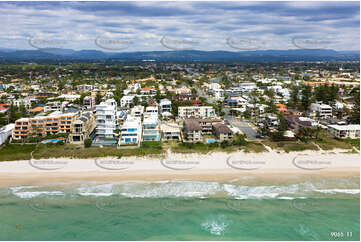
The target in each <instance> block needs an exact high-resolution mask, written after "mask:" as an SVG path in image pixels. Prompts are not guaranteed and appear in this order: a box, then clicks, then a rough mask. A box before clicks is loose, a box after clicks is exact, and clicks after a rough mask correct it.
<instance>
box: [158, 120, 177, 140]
mask: <svg viewBox="0 0 361 242" xmlns="http://www.w3.org/2000/svg"><path fill="white" fill-rule="evenodd" d="M160 130H161V132H162V135H163V137H162V139H163V140H180V137H181V135H180V128H179V125H178V124H176V123H163V124H161V125H160Z"/></svg>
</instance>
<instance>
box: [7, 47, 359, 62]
mask: <svg viewBox="0 0 361 242" xmlns="http://www.w3.org/2000/svg"><path fill="white" fill-rule="evenodd" d="M150 60H152V61H159V62H195V61H198V62H285V61H359V60H360V52H359V51H335V50H331V49H313V50H308V49H292V50H255V51H239V52H232V51H200V50H180V51H139V52H103V51H99V50H79V51H76V50H72V49H42V50H16V49H6V48H0V62H2V63H7V62H48V61H49V62H54V61H106V62H111V61H121V62H136V61H150Z"/></svg>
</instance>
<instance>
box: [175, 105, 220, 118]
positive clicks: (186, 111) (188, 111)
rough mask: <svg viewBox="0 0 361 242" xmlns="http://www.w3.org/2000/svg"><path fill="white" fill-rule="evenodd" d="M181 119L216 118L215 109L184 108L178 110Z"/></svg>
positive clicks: (200, 107) (209, 107) (204, 107)
mask: <svg viewBox="0 0 361 242" xmlns="http://www.w3.org/2000/svg"><path fill="white" fill-rule="evenodd" d="M178 116H179V118H183V119H184V118H214V117H215V116H216V114H215V112H214V108H213V107H211V106H199V107H195V106H183V107H179V108H178Z"/></svg>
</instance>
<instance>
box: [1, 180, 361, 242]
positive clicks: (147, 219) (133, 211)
mask: <svg viewBox="0 0 361 242" xmlns="http://www.w3.org/2000/svg"><path fill="white" fill-rule="evenodd" d="M247 184H248V185H246V183H245V182H244V181H243V180H240V181H232V182H227V183H217V182H197V181H166V182H153V183H151V182H124V183H112V184H109V183H108V184H99V183H82V184H80V183H74V184H59V185H52V186H34V187H32V186H22V187H10V188H4V189H1V190H0V214H1V223H0V240H295V241H296V240H298V241H299V240H357V241H358V240H360V217H359V214H360V199H359V180H358V178H350V179H338V180H313V181H312V182H310V181H304V182H300V183H294V184H277V183H274V184H271V185H270V184H268V185H265V184H263V183H262V184H261V183H258V184H256V183H253V184H252V185H251V183H249V182H247ZM332 232H342V233H343V235H342V234H338V235H339V237H335V234H333V233H332ZM351 232H352V235H351Z"/></svg>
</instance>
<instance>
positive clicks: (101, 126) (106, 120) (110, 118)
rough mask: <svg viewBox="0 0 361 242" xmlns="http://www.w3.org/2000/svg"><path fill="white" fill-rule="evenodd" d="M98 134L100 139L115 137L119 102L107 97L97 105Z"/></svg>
mask: <svg viewBox="0 0 361 242" xmlns="http://www.w3.org/2000/svg"><path fill="white" fill-rule="evenodd" d="M96 126H97V127H96V135H97V138H99V139H113V138H114V130H116V129H117V128H118V118H117V102H116V101H115V100H114V99H107V100H106V101H104V102H101V103H100V104H99V105H97V106H96Z"/></svg>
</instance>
